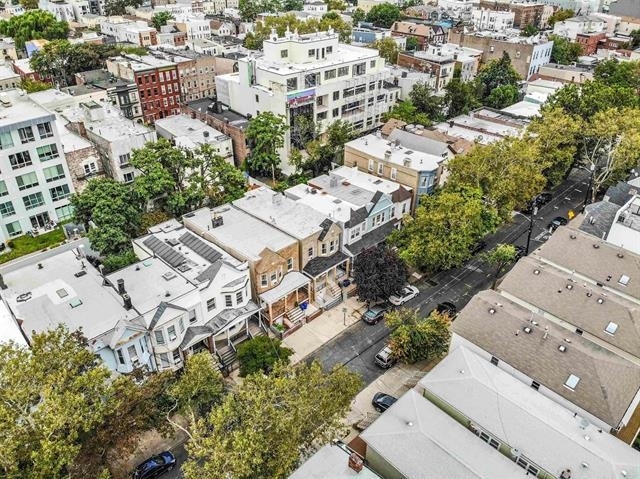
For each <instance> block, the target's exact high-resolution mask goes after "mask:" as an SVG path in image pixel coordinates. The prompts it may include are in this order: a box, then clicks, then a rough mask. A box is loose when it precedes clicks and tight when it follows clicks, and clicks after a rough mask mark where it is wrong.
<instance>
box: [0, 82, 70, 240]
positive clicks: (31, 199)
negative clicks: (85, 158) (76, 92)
mask: <svg viewBox="0 0 640 479" xmlns="http://www.w3.org/2000/svg"><path fill="white" fill-rule="evenodd" d="M0 150H1V151H2V154H0V224H1V225H2V227H1V228H0V239H1V240H2V241H3V242H4V241H7V240H8V239H11V238H13V237H15V236H20V235H22V234H25V233H27V232H30V231H32V230H37V231H38V232H42V231H44V230H45V229H48V228H50V227H51V225H52V222H59V221H62V220H66V219H69V218H71V216H72V213H73V211H72V207H71V206H70V205H69V196H71V194H72V193H74V188H73V184H72V182H71V176H70V174H69V168H68V166H67V163H66V161H65V156H64V152H63V149H62V144H61V142H60V134H59V132H58V130H57V128H56V122H55V115H53V114H51V113H49V112H48V111H47V110H45V109H44V108H42V107H40V106H38V105H37V104H35V103H34V102H33V101H31V99H30V98H29V97H28V96H26V95H25V94H24V93H23V92H22V91H20V90H11V91H6V92H3V93H0Z"/></svg>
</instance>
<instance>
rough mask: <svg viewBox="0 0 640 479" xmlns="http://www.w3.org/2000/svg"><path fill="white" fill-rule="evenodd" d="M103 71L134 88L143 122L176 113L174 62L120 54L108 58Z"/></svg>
mask: <svg viewBox="0 0 640 479" xmlns="http://www.w3.org/2000/svg"><path fill="white" fill-rule="evenodd" d="M107 71H108V72H109V73H111V74H112V75H113V76H115V77H119V78H122V79H124V80H125V81H130V82H134V83H135V84H136V85H137V87H138V97H139V98H140V104H141V107H142V117H143V121H144V122H145V123H153V122H154V121H155V120H157V119H160V118H166V117H168V116H171V115H176V114H178V113H179V112H180V103H181V92H180V80H179V77H178V65H177V64H176V63H175V62H172V61H168V60H164V59H161V58H156V57H153V56H151V55H145V56H139V55H123V56H119V57H114V58H110V59H108V60H107Z"/></svg>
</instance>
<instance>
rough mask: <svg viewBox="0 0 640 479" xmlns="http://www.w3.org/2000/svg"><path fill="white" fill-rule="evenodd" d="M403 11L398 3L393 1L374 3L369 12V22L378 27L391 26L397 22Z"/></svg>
mask: <svg viewBox="0 0 640 479" xmlns="http://www.w3.org/2000/svg"><path fill="white" fill-rule="evenodd" d="M401 16H402V11H401V10H400V7H398V6H397V5H393V4H391V3H381V4H379V5H374V6H373V7H372V8H371V10H369V12H368V13H367V17H366V19H367V22H371V23H373V24H374V25H375V26H377V27H382V28H390V27H391V25H393V24H394V23H395V22H397V21H398V20H400V17H401Z"/></svg>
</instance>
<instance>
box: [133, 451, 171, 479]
mask: <svg viewBox="0 0 640 479" xmlns="http://www.w3.org/2000/svg"><path fill="white" fill-rule="evenodd" d="M174 467H176V458H175V457H174V456H173V454H171V453H170V452H169V451H164V452H161V453H160V454H158V455H156V456H152V457H150V458H149V459H147V460H146V461H144V462H143V463H142V464H140V465H139V466H138V467H136V469H135V471H134V473H133V479H151V478H155V477H158V476H160V475H162V474H164V473H165V472H167V471H170V470H172V469H173V468H174Z"/></svg>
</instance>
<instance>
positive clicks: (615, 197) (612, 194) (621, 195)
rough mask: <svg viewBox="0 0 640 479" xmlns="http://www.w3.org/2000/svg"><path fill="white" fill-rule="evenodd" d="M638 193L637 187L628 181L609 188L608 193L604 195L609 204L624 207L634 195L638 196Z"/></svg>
mask: <svg viewBox="0 0 640 479" xmlns="http://www.w3.org/2000/svg"><path fill="white" fill-rule="evenodd" d="M637 193H638V188H637V187H635V186H633V185H631V184H629V183H627V182H626V181H619V182H618V183H616V184H615V185H613V186H610V187H609V188H607V192H606V193H605V194H604V199H605V200H606V201H608V202H609V203H614V204H616V205H618V206H623V205H624V204H625V203H626V202H627V201H629V200H630V199H631V197H632V196H633V195H636V194H637Z"/></svg>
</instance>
